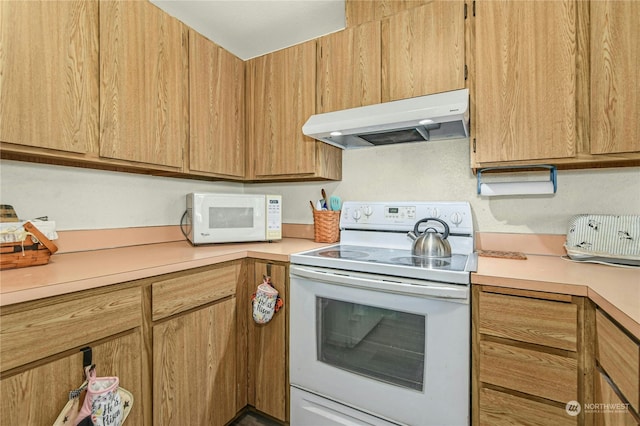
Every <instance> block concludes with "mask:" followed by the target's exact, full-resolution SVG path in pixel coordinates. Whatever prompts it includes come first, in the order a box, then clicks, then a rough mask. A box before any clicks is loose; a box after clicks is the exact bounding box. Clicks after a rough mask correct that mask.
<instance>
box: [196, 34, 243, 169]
mask: <svg viewBox="0 0 640 426" xmlns="http://www.w3.org/2000/svg"><path fill="white" fill-rule="evenodd" d="M189 105H190V108H189V127H190V132H189V172H191V173H200V172H201V173H203V174H207V175H212V176H220V177H230V178H243V177H244V163H245V141H244V62H243V61H242V60H241V59H239V58H237V57H235V56H234V55H232V54H231V53H229V52H227V51H226V50H225V49H223V48H222V47H220V46H217V45H216V44H215V43H213V42H211V41H210V40H208V39H207V38H205V37H203V36H202V35H200V34H198V33H197V32H195V31H193V30H190V31H189Z"/></svg>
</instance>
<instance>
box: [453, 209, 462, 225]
mask: <svg viewBox="0 0 640 426" xmlns="http://www.w3.org/2000/svg"><path fill="white" fill-rule="evenodd" d="M451 223H453V224H454V225H456V226H458V225H460V224H461V223H462V215H461V214H460V213H458V212H454V213H452V214H451Z"/></svg>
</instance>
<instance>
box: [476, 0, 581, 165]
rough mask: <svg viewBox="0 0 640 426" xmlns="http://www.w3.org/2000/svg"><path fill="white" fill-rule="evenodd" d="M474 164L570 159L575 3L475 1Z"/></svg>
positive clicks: (573, 144)
mask: <svg viewBox="0 0 640 426" xmlns="http://www.w3.org/2000/svg"><path fill="white" fill-rule="evenodd" d="M474 19H475V49H474V54H475V59H476V66H475V70H476V76H475V77H476V87H475V103H476V119H475V129H476V147H475V161H476V162H477V163H483V162H504V161H516V160H538V159H539V160H544V159H553V158H566V157H573V156H574V155H575V153H576V132H577V130H576V127H577V125H576V90H577V89H576V4H575V0H561V1H529V0H525V1H493V0H486V1H485V0H482V1H481V0H479V1H477V2H476V15H475V18H474Z"/></svg>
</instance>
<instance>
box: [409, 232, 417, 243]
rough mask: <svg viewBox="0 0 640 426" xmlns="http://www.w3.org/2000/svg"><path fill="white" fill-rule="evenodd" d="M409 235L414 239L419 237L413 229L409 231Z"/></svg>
mask: <svg viewBox="0 0 640 426" xmlns="http://www.w3.org/2000/svg"><path fill="white" fill-rule="evenodd" d="M407 235H408V236H409V238H411V239H412V240H413V241H415V240H416V238H418V236H417V235H416V234H415V232H413V231H409V232H407Z"/></svg>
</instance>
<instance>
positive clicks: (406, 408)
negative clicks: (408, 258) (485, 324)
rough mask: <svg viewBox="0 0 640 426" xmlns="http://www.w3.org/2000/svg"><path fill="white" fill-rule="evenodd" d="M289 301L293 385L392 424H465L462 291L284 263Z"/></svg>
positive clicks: (466, 324)
mask: <svg viewBox="0 0 640 426" xmlns="http://www.w3.org/2000/svg"><path fill="white" fill-rule="evenodd" d="M290 301H291V303H290V304H289V306H290V381H291V385H292V386H293V387H296V388H299V389H302V390H305V391H307V392H311V393H314V394H316V395H319V396H321V397H324V398H327V399H329V400H333V401H335V402H337V403H339V404H343V405H346V406H349V407H351V408H355V409H357V410H360V411H363V412H365V413H368V414H371V415H373V416H376V417H381V418H383V419H386V420H388V421H391V422H394V423H397V424H406V425H464V424H468V422H469V394H470V387H469V376H470V365H469V364H470V349H469V339H470V310H469V287H468V286H466V285H455V284H443V283H433V282H428V281H421V280H411V279H404V278H396V277H388V276H380V275H371V274H363V273H353V272H344V271H337V270H332V269H327V268H317V267H307V266H299V265H292V266H291V288H290ZM293 404H294V401H292V405H293ZM300 412H301V410H297V409H296V407H294V406H292V408H291V415H292V417H291V424H292V425H293V424H295V425H306V424H307V422H306V420H307V419H304V418H294V417H295V416H296V415H299V414H298V413H300ZM345 418H348V417H347V416H345ZM336 424H339V423H336ZM345 424H346V423H345Z"/></svg>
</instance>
